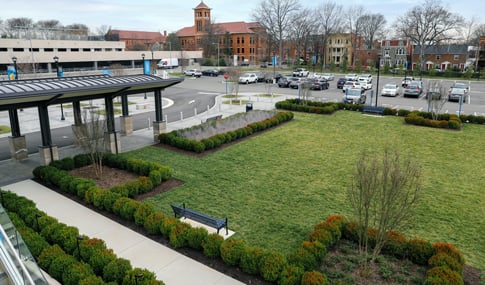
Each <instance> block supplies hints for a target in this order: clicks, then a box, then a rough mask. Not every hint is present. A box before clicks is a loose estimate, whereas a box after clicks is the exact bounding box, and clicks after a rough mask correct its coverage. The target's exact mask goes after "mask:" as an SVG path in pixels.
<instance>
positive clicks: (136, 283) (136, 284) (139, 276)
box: [135, 273, 143, 285]
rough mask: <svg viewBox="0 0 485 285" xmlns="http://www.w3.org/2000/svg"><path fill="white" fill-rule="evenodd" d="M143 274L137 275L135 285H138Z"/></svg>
mask: <svg viewBox="0 0 485 285" xmlns="http://www.w3.org/2000/svg"><path fill="white" fill-rule="evenodd" d="M142 277H143V274H142V273H137V274H135V285H138V279H139V278H142Z"/></svg>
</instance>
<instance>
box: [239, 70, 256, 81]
mask: <svg viewBox="0 0 485 285" xmlns="http://www.w3.org/2000/svg"><path fill="white" fill-rule="evenodd" d="M256 82H258V76H257V75H256V73H244V74H243V75H241V76H240V77H239V83H246V84H249V83H256Z"/></svg>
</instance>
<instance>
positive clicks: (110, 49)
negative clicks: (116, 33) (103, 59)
mask: <svg viewBox="0 0 485 285" xmlns="http://www.w3.org/2000/svg"><path fill="white" fill-rule="evenodd" d="M104 51H113V49H112V48H105V49H104Z"/></svg>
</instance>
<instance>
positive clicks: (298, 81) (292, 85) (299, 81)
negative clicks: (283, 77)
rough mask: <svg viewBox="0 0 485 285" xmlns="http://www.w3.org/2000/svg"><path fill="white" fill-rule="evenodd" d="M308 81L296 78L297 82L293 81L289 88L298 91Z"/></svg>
mask: <svg viewBox="0 0 485 285" xmlns="http://www.w3.org/2000/svg"><path fill="white" fill-rule="evenodd" d="M305 81H306V79H304V78H295V80H291V81H290V84H288V87H290V88H293V89H298V87H299V86H300V84H303V83H304V82H305Z"/></svg>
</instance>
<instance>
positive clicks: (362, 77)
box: [359, 74, 372, 83]
mask: <svg viewBox="0 0 485 285" xmlns="http://www.w3.org/2000/svg"><path fill="white" fill-rule="evenodd" d="M361 80H362V81H364V80H365V81H367V83H372V74H361V75H359V81H361Z"/></svg>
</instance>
